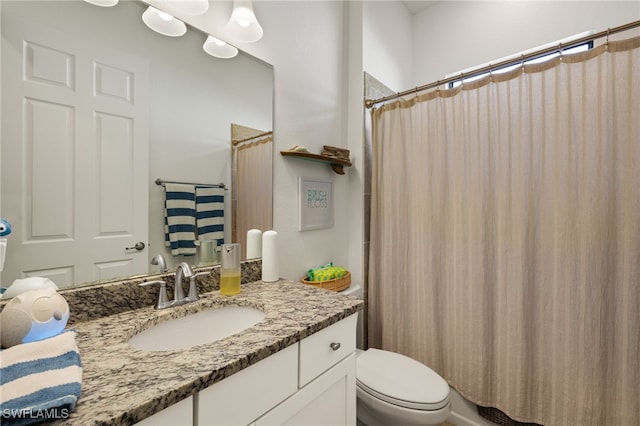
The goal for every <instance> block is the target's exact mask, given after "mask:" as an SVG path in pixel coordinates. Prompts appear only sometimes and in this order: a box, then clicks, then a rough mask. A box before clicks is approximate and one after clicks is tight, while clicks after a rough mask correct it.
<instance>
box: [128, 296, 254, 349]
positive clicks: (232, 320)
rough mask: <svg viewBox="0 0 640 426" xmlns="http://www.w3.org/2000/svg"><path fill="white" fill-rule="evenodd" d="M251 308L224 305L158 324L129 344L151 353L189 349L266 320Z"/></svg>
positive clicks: (136, 336)
mask: <svg viewBox="0 0 640 426" xmlns="http://www.w3.org/2000/svg"><path fill="white" fill-rule="evenodd" d="M264 317H265V313H264V312H262V311H260V310H258V309H255V308H251V307H245V306H225V307H220V308H214V309H209V310H206V311H201V312H198V313H195V314H191V315H187V316H184V317H180V318H176V319H172V320H169V321H166V322H163V323H160V324H157V325H155V326H153V327H151V328H149V329H147V330H145V331H143V332H141V333H139V334H136V335H135V336H133V337H132V338H131V339H130V340H129V345H131V346H133V347H134V348H136V349H140V350H143V351H148V352H156V351H170V350H176V349H188V348H190V347H193V346H197V345H203V344H205V343H211V342H214V341H216V340H220V339H224V338H225V337H229V336H231V335H234V334H236V333H239V332H241V331H243V330H246V329H248V328H250V327H252V326H254V325H256V324H257V323H259V322H260V321H262V319H264Z"/></svg>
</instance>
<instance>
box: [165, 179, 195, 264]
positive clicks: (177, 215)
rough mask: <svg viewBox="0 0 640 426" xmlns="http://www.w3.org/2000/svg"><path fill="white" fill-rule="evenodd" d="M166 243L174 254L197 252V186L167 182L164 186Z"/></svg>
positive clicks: (188, 254)
mask: <svg viewBox="0 0 640 426" xmlns="http://www.w3.org/2000/svg"><path fill="white" fill-rule="evenodd" d="M164 188H165V189H164V190H165V201H164V213H165V215H164V224H165V245H166V246H167V247H170V248H171V254H172V255H174V256H179V255H185V256H193V255H194V254H196V245H195V240H196V194H195V192H196V191H195V186H193V185H184V184H178V183H166V184H165V186H164Z"/></svg>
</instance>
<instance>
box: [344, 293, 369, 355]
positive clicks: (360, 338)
mask: <svg viewBox="0 0 640 426" xmlns="http://www.w3.org/2000/svg"><path fill="white" fill-rule="evenodd" d="M340 294H344V295H347V296H355V297H358V298H360V299H362V298H363V297H364V291H363V290H362V286H361V285H360V284H358V283H351V285H350V286H349V287H347V288H345V289H344V290H342V291H341V292H340ZM365 303H366V302H365ZM363 315H364V311H360V312H358V325H357V326H356V347H357V348H358V349H364V322H363V318H362V317H363Z"/></svg>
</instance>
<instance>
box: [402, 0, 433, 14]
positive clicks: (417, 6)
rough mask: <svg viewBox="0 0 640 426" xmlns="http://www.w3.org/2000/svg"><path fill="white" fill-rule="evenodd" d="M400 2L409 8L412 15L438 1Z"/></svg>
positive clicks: (412, 0) (415, 0)
mask: <svg viewBox="0 0 640 426" xmlns="http://www.w3.org/2000/svg"><path fill="white" fill-rule="evenodd" d="M402 3H404V5H405V6H406V7H407V9H409V11H410V12H411V14H412V15H415V14H416V13H418V12H422V11H423V10H425V9H426V8H428V7H429V6H432V5H433V4H434V3H438V1H433V0H431V1H427V0H405V1H403V2H402Z"/></svg>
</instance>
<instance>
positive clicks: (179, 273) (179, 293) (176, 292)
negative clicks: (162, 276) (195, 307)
mask: <svg viewBox="0 0 640 426" xmlns="http://www.w3.org/2000/svg"><path fill="white" fill-rule="evenodd" d="M193 275H194V274H193V270H192V269H191V266H189V264H188V263H186V262H182V263H180V264H179V265H178V267H177V268H176V276H175V279H174V283H173V302H174V303H178V302H182V303H186V302H187V301H185V300H184V288H183V287H182V286H183V284H182V280H183V279H184V278H191V277H193Z"/></svg>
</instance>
